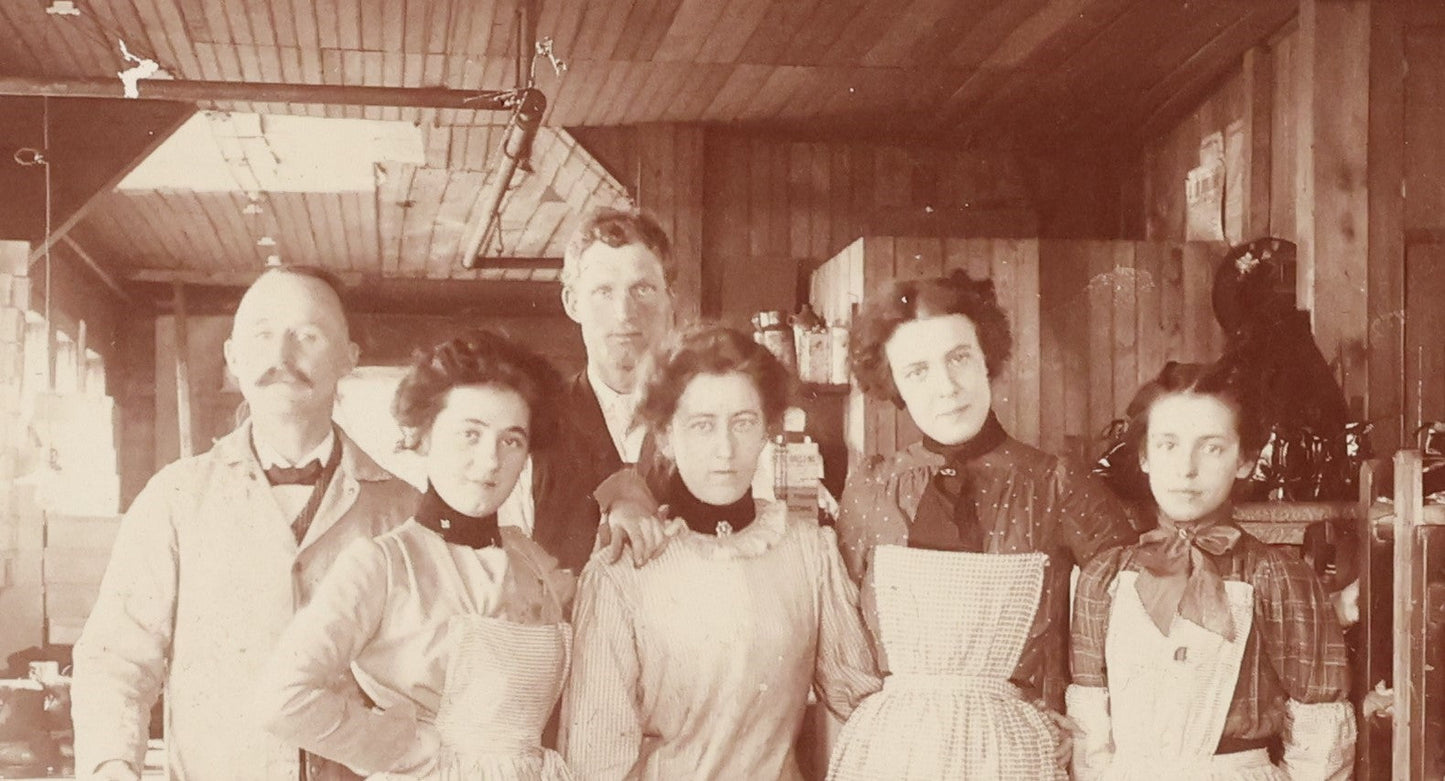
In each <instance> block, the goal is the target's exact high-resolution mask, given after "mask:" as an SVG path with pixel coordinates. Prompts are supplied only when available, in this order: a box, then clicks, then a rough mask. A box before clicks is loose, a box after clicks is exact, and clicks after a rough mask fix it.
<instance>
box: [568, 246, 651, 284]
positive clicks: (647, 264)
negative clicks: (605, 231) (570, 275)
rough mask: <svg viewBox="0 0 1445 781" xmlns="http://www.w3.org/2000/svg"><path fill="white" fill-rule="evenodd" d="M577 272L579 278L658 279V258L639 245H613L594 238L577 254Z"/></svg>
mask: <svg viewBox="0 0 1445 781" xmlns="http://www.w3.org/2000/svg"><path fill="white" fill-rule="evenodd" d="M577 262H578V266H577V274H578V276H579V277H580V278H582V279H587V280H600V279H620V278H626V279H652V278H655V279H656V280H657V281H658V282H659V283H660V282H661V281H662V278H663V272H662V259H661V258H659V257H658V256H657V253H655V252H653V251H652V250H650V249H648V248H647V247H646V246H644V245H642V244H636V243H633V244H624V245H622V246H620V247H613V246H610V245H608V244H607V243H605V242H602V241H594V242H592V244H590V245H589V246H588V247H587V249H585V250H582V252H581V254H579V255H578V256H577Z"/></svg>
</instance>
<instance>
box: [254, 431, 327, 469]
mask: <svg viewBox="0 0 1445 781" xmlns="http://www.w3.org/2000/svg"><path fill="white" fill-rule="evenodd" d="M251 444H252V445H253V446H254V447H255V448H256V458H257V459H259V460H260V462H261V468H262V469H270V468H271V467H273V466H302V465H304V464H309V463H311V462H312V461H320V462H321V463H322V464H323V465H325V464H326V462H327V461H328V460H330V458H331V448H332V447H334V446H335V444H336V429H335V428H331V429H327V431H326V438H325V439H323V440H321V444H319V445H317V446H316V448H315V449H314V450H312V451H311V452H310V453H307V454H306V455H304V456H302V457H301V460H300V461H297V462H296V463H294V464H292V463H289V462H288V461H287V460H286V459H285V458H284V457H282V455H281V454H280V453H277V452H276V449H275V448H273V447H271V446H269V445H267V444H266V443H265V442H262V441H260V440H258V439H256V432H255V430H254V429H253V430H252V431H251Z"/></svg>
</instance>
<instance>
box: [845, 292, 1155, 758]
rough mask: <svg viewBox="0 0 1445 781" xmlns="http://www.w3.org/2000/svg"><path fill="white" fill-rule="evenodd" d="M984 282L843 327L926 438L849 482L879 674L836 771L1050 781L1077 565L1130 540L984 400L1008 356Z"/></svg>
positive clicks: (850, 514) (1056, 462) (1003, 321)
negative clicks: (1072, 577) (879, 689)
mask: <svg viewBox="0 0 1445 781" xmlns="http://www.w3.org/2000/svg"><path fill="white" fill-rule="evenodd" d="M1009 349H1010V335H1009V327H1008V320H1007V317H1006V315H1005V314H1004V312H1003V311H1002V310H1001V309H1000V308H999V306H998V302H997V299H996V297H995V295H994V291H993V286H992V284H991V283H989V282H987V281H974V280H971V279H969V278H968V276H967V275H965V274H962V273H961V272H956V273H955V274H953V275H951V276H948V277H941V278H932V279H918V280H909V281H905V282H900V283H895V284H893V285H891V286H889V287H888V288H886V289H884V290H882V291H880V292H879V294H878V295H877V296H875V297H873V298H870V299H869V300H868V301H867V302H866V303H865V305H864V308H863V311H862V312H861V313H860V315H859V317H858V319H857V321H856V322H855V324H854V329H853V348H852V356H851V358H852V366H853V372H854V374H855V375H856V377H857V380H858V384H859V386H860V387H861V388H862V389H863V390H864V391H865V392H868V393H871V394H873V395H875V396H878V397H880V398H884V399H890V400H892V401H894V402H895V403H896V404H898V406H900V407H903V408H905V409H906V410H907V411H908V415H909V417H910V418H911V419H912V421H913V422H914V423H915V424H917V426H918V428H919V429H920V430H921V431H922V433H923V435H924V439H923V442H921V443H919V444H916V445H913V446H911V447H908V448H906V449H903V450H900V451H898V452H897V453H894V454H892V455H890V456H888V457H886V458H878V459H875V460H873V461H872V462H870V463H865V464H862V465H860V467H859V468H857V469H855V470H854V473H853V474H851V475H850V476H849V480H848V487H847V489H846V490H845V491H844V494H843V500H842V514H841V516H840V518H839V520H838V534H839V539H840V542H841V545H842V548H843V556H844V561H846V562H847V565H848V569H849V573H850V574H851V575H852V576H853V577H854V578H855V579H857V580H858V581H859V582H860V584H861V586H862V607H863V616H864V620H865V621H866V622H867V624H868V627H869V629H871V630H872V634H873V640H874V646H875V648H876V649H877V654H878V662H879V666H880V667H881V668H882V669H883V670H884V671H885V672H886V673H887V674H888V676H887V678H885V679H884V686H883V690H882V692H880V693H879V694H877V695H874V696H873V697H871V698H869V699H868V700H867V701H865V702H864V704H863V705H862V706H861V707H860V708H859V709H858V710H857V711H855V712H854V714H853V716H852V718H850V719H849V721H848V723H847V724H846V725H845V727H844V729H843V732H842V735H841V736H840V738H839V741H838V744H837V746H836V748H835V750H834V753H833V757H832V761H831V763H830V768H829V774H830V777H831V778H834V779H840V780H841V779H860V780H861V779H917V780H919V781H923V780H924V779H929V780H930V781H931V780H932V779H942V778H946V779H988V780H992V779H1029V780H1030V781H1034V780H1035V779H1048V778H1062V777H1063V775H1064V765H1065V764H1066V762H1067V756H1068V744H1067V739H1066V733H1065V732H1064V731H1063V730H1062V729H1061V728H1060V726H1061V717H1060V712H1061V711H1062V709H1063V700H1064V689H1065V687H1066V686H1067V684H1068V669H1067V666H1068V588H1069V573H1070V570H1071V569H1072V566H1073V565H1074V564H1075V563H1078V562H1083V561H1087V560H1088V559H1089V558H1091V557H1092V556H1094V555H1095V554H1096V553H1098V552H1099V551H1102V550H1105V549H1107V548H1109V547H1113V546H1118V545H1123V544H1125V543H1128V542H1132V541H1133V540H1134V539H1135V538H1136V536H1137V535H1136V534H1135V532H1134V530H1133V529H1132V527H1130V526H1129V524H1128V522H1127V520H1126V516H1125V513H1124V510H1123V508H1122V507H1121V506H1120V505H1119V504H1118V502H1117V501H1116V500H1115V499H1114V497H1113V496H1112V495H1111V494H1110V493H1109V492H1108V490H1107V489H1106V488H1104V487H1103V486H1102V485H1101V484H1099V483H1097V482H1096V481H1095V480H1093V479H1092V478H1090V476H1089V475H1087V474H1086V473H1085V472H1084V471H1083V470H1080V469H1076V468H1073V467H1072V466H1070V465H1068V464H1066V463H1064V462H1062V461H1061V460H1060V459H1058V458H1056V457H1054V456H1051V455H1049V454H1046V453H1043V452H1040V451H1038V450H1036V449H1034V448H1032V447H1029V446H1028V445H1025V444H1024V443H1022V442H1019V441H1017V440H1015V439H1013V438H1012V437H1010V436H1009V435H1008V433H1007V432H1005V431H1004V429H1003V426H1002V425H1001V424H1000V423H999V421H998V419H997V417H995V416H994V414H993V411H992V401H993V396H992V390H991V386H990V383H991V381H992V380H993V378H995V377H997V376H998V374H999V372H1000V371H1002V368H1003V365H1004V362H1005V361H1006V359H1007V358H1008V354H1009Z"/></svg>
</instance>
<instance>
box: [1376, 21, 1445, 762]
mask: <svg viewBox="0 0 1445 781" xmlns="http://www.w3.org/2000/svg"><path fill="white" fill-rule="evenodd" d="M1370 14H1371V33H1370V149H1369V171H1368V176H1369V190H1370V226H1369V242H1370V255H1369V277H1368V280H1367V282H1366V284H1367V285H1368V287H1369V307H1368V309H1369V328H1368V331H1367V342H1366V355H1367V356H1368V360H1369V370H1368V371H1369V393H1368V396H1367V397H1366V406H1365V412H1364V417H1365V418H1366V419H1369V420H1375V421H1378V422H1377V423H1376V425H1375V429H1374V431H1373V433H1372V436H1371V440H1372V442H1371V444H1372V445H1373V446H1374V448H1375V452H1377V453H1388V452H1390V451H1392V450H1396V449H1398V448H1400V447H1402V446H1403V443H1404V441H1405V435H1406V431H1405V428H1404V425H1405V421H1404V415H1403V413H1404V397H1403V390H1404V388H1403V383H1401V382H1400V379H1401V378H1402V377H1404V366H1403V357H1404V341H1403V331H1402V329H1401V324H1402V321H1403V317H1404V309H1405V273H1404V270H1405V226H1406V225H1407V224H1408V223H1407V222H1406V220H1405V217H1404V210H1405V205H1406V204H1405V197H1404V192H1405V187H1406V186H1408V185H1407V183H1406V181H1405V180H1406V176H1407V172H1410V173H1413V171H1412V170H1411V169H1410V168H1409V167H1407V166H1406V164H1405V154H1406V149H1407V147H1406V137H1405V125H1407V124H1409V122H1408V116H1407V114H1406V111H1407V106H1409V105H1410V102H1413V101H1412V100H1411V99H1412V98H1413V97H1414V95H1413V93H1412V91H1411V90H1410V87H1409V85H1408V84H1407V83H1406V81H1405V77H1406V73H1405V63H1406V62H1407V61H1409V60H1408V57H1409V53H1410V49H1408V48H1407V44H1406V33H1405V29H1404V27H1405V25H1404V24H1403V22H1402V18H1401V17H1402V13H1401V9H1400V6H1399V5H1398V4H1391V3H1383V4H1380V5H1376V6H1372V7H1371V9H1370ZM1441 43H1442V41H1441V40H1440V35H1439V33H1438V30H1437V33H1436V35H1435V44H1436V47H1435V50H1438V47H1439V45H1440V44H1441ZM1410 72H1411V73H1413V72H1414V67H1413V63H1412V66H1411V68H1410ZM1441 75H1445V74H1441ZM1435 83H1436V84H1438V79H1437V81H1436V82H1435ZM1407 101H1410V102H1407ZM1440 170H1441V169H1440V168H1438V167H1437V168H1436V171H1437V172H1438V171H1440ZM1365 742H1366V741H1364V740H1361V744H1362V745H1363V744H1364V743H1365Z"/></svg>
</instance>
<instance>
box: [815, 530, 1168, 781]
mask: <svg viewBox="0 0 1445 781" xmlns="http://www.w3.org/2000/svg"><path fill="white" fill-rule="evenodd" d="M1047 562H1048V557H1047V556H1046V555H1045V554H1043V553H1008V554H995V553H956V552H946V551H933V550H919V549H915V548H905V547H902V546H899V545H880V546H879V547H877V548H875V549H874V551H873V566H872V567H871V568H870V570H869V576H868V577H867V578H866V579H865V582H864V584H863V587H864V589H865V590H866V591H868V592H870V594H871V596H872V598H873V600H874V602H875V604H876V606H877V612H878V626H877V628H876V629H877V632H878V641H879V645H880V646H882V648H883V652H884V656H885V657H886V659H887V662H888V668H889V675H888V677H887V678H885V679H884V680H883V690H882V691H881V692H878V693H877V694H874V695H873V696H871V697H869V698H868V699H867V700H864V701H863V704H862V705H860V706H859V707H858V709H857V710H855V711H854V712H853V716H852V717H851V718H849V719H848V723H847V724H845V725H844V727H843V731H842V733H841V734H840V735H839V738H838V745H837V747H836V748H835V749H834V751H833V757H832V761H831V763H830V764H829V767H828V778H829V779H831V780H832V781H875V780H878V779H888V781H900V780H906V781H925V780H926V781H934V780H935V779H949V781H994V779H1004V780H1006V781H1007V780H1009V779H1027V781H1044V780H1045V779H1059V781H1062V779H1063V778H1064V777H1065V776H1064V772H1063V770H1062V769H1061V768H1059V767H1058V766H1057V765H1056V764H1055V763H1054V758H1053V753H1054V746H1055V737H1054V733H1053V729H1052V726H1051V725H1050V724H1049V722H1048V721H1047V719H1046V718H1045V716H1044V714H1043V713H1042V712H1041V711H1040V710H1039V709H1038V708H1036V707H1034V705H1032V704H1031V703H1029V702H1027V701H1025V700H1024V699H1023V697H1022V696H1021V695H1020V692H1019V690H1018V687H1016V686H1014V685H1013V684H1012V683H1010V682H1009V676H1010V675H1012V674H1013V672H1014V668H1015V667H1017V666H1018V662H1019V657H1020V656H1021V655H1022V653H1023V649H1024V644H1025V643H1026V642H1027V641H1028V636H1029V630H1030V627H1032V626H1033V620H1034V613H1035V612H1037V610H1038V606H1039V595H1040V593H1041V592H1042V589H1043V583H1044V567H1045V565H1046V563H1047ZM1154 781H1158V779H1154Z"/></svg>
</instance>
